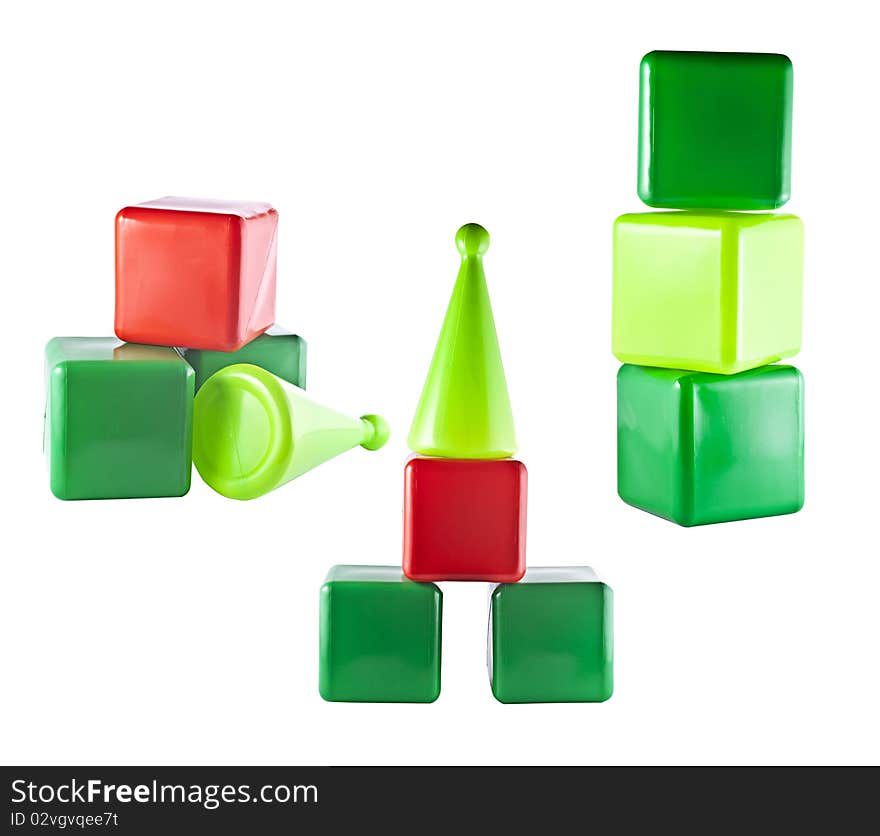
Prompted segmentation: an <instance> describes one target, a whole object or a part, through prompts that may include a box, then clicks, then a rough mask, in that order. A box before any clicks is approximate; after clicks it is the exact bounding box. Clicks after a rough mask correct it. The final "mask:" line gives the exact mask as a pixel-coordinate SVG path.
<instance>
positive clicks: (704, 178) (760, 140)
mask: <svg viewBox="0 0 880 836" xmlns="http://www.w3.org/2000/svg"><path fill="white" fill-rule="evenodd" d="M791 105H792V68H791V61H789V60H788V58H786V57H785V56H784V55H773V54H755V53H736V52H651V53H648V55H646V56H645V57H644V58H643V59H642V66H641V92H640V106H639V182H638V191H639V197H641V199H642V200H643V201H644V202H645V203H647V204H648V206H657V207H665V208H668V209H775V208H778V207H779V206H782V205H783V204H784V203H785V202H786V201H787V200H788V198H789V193H790V191H791Z"/></svg>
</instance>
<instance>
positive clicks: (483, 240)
mask: <svg viewBox="0 0 880 836" xmlns="http://www.w3.org/2000/svg"><path fill="white" fill-rule="evenodd" d="M455 246H456V247H458V251H459V252H460V253H461V254H462V255H463V256H474V255H476V256H480V255H483V253H485V252H486V250H488V249H489V233H488V232H486V230H485V228H484V227H482V226H480V225H479V224H465V225H464V226H463V227H461V228H460V229H459V230H458V232H456V233H455Z"/></svg>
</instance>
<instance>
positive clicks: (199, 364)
mask: <svg viewBox="0 0 880 836" xmlns="http://www.w3.org/2000/svg"><path fill="white" fill-rule="evenodd" d="M183 356H184V358H185V359H186V361H187V362H188V363H189V364H190V365H191V366H192V367H193V371H195V373H196V392H198V391H199V389H200V388H201V386H202V384H203V383H204V382H205V381H206V380H207V379H208V378H209V377H210V376H211V375H212V374H214V372H219V371H220V369H225V368H226V367H227V366H234V365H236V364H237V363H249V364H250V365H252V366H259V367H260V368H261V369H265V370H266V371H267V372H272V374H274V375H276V376H277V377H280V378H281V379H282V380H286V381H288V382H289V383H292V384H293V385H294V386H299V388H300V389H305V388H306V341H305V340H304V339H303V338H302V337H300V336H297V335H296V334H291V333H290V331H285V330H284V329H283V328H279V327H278V326H276V325H273V326H272V327H271V328H270V329H269V330H268V331H266V332H265V333H263V334H260V336H259V337H256V338H255V339H253V340H251V341H250V342H249V343H247V344H246V345H244V346H242V347H241V348H240V349H239V350H238V351H208V350H207V349H202V348H187V349H185V350H184V351H183Z"/></svg>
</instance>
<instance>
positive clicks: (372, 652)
mask: <svg viewBox="0 0 880 836" xmlns="http://www.w3.org/2000/svg"><path fill="white" fill-rule="evenodd" d="M320 610H321V614H320V635H321V649H320V663H319V667H320V674H319V679H320V692H321V696H322V697H323V698H324V699H325V700H331V701H342V702H433V701H434V700H436V699H437V697H438V696H439V695H440V650H441V644H442V642H441V630H442V613H443V593H442V592H441V591H440V590H439V589H438V588H437V587H436V586H434V584H432V583H428V584H424V583H413V582H412V581H409V580H407V579H406V578H405V577H404V576H403V573H402V572H401V571H400V569H397V568H395V567H393V566H334V567H333V569H331V570H330V572H329V574H328V575H327V579H326V580H325V582H324V586H323V587H322V588H321V607H320Z"/></svg>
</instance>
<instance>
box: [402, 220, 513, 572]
mask: <svg viewBox="0 0 880 836" xmlns="http://www.w3.org/2000/svg"><path fill="white" fill-rule="evenodd" d="M455 244H456V246H457V247H458V251H459V253H460V254H461V268H460V269H459V271H458V277H457V279H456V281H455V287H454V288H453V291H452V299H451V301H450V302H449V307H448V309H447V311H446V318H445V319H444V321H443V328H442V329H441V331H440V338H439V339H438V340H437V348H436V349H435V351H434V357H433V359H432V361H431V368H430V370H429V371H428V379H427V380H426V381H425V386H424V389H423V390H422V396H421V398H420V400H419V405H418V407H417V409H416V414H415V418H414V419H413V424H412V429H411V430H410V435H409V444H410V447H411V448H412V449H413V450H414V451H415V452H416V453H422V454H425V455H431V456H435V457H438V458H414V459H412V460H410V462H409V463H408V464H407V466H406V479H405V499H404V511H403V514H404V554H403V571H404V573H405V574H406V576H407V577H409V578H411V579H413V580H420V581H434V580H469V581H493V582H497V581H515V580H519V578H521V577H522V574H523V572H524V571H525V528H526V499H527V493H526V468H525V465H523V463H522V462H518V461H511V460H510V459H509V457H510V456H511V455H513V453H514V452H515V451H516V437H515V433H514V427H513V413H512V411H511V409H510V398H509V396H508V394H507V382H506V380H505V376H504V366H503V365H502V362H501V351H500V349H499V347H498V338H497V335H496V333H495V321H494V318H493V316H492V306H491V303H490V302H489V291H488V288H487V286H486V275H485V273H484V271H483V255H484V254H485V252H486V250H487V249H488V248H489V233H488V232H486V230H485V229H484V228H483V227H481V226H480V225H479V224H465V225H464V226H463V227H461V228H460V229H459V230H458V232H457V233H456V235H455ZM441 457H442V458H441Z"/></svg>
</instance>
